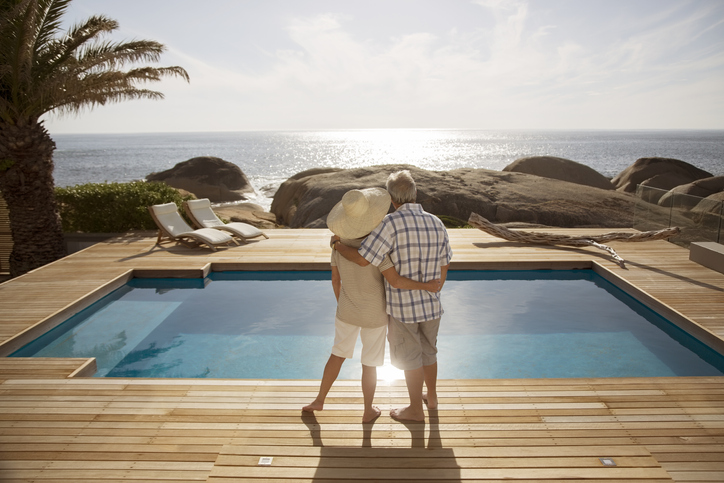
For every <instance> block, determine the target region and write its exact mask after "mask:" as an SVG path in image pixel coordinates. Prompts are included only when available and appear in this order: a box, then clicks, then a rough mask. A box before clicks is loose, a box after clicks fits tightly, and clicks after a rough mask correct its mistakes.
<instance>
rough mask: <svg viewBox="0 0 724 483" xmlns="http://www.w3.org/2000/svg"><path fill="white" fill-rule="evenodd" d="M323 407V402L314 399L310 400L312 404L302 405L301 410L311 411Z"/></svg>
mask: <svg viewBox="0 0 724 483" xmlns="http://www.w3.org/2000/svg"><path fill="white" fill-rule="evenodd" d="M322 409H324V403H323V402H322V401H317V400H316V399H315V400H314V401H312V404H309V405H308V406H304V407H303V408H302V411H306V412H308V413H313V412H314V411H321V410H322Z"/></svg>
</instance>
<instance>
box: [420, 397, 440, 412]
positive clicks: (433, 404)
mask: <svg viewBox="0 0 724 483" xmlns="http://www.w3.org/2000/svg"><path fill="white" fill-rule="evenodd" d="M422 401H423V402H424V403H425V404H427V408H428V409H437V394H436V395H434V396H430V395H428V393H423V395H422Z"/></svg>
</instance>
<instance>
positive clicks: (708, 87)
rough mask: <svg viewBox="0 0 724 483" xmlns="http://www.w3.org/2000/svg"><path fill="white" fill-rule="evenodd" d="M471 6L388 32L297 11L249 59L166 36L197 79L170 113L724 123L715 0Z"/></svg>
mask: <svg viewBox="0 0 724 483" xmlns="http://www.w3.org/2000/svg"><path fill="white" fill-rule="evenodd" d="M473 3H474V4H476V5H477V7H478V8H477V12H478V13H479V15H480V18H476V17H475V16H474V15H472V16H473V18H472V19H468V20H469V21H468V22H467V23H466V24H465V25H466V26H465V28H461V27H460V28H459V27H455V28H453V29H449V30H447V31H441V30H437V31H435V32H433V31H432V30H431V29H428V30H418V31H409V30H408V31H406V32H405V33H401V32H402V30H400V31H399V32H398V33H394V34H392V35H387V36H380V35H373V34H372V32H371V31H366V30H364V29H360V28H359V27H360V25H361V21H360V19H359V18H357V17H355V16H354V15H353V14H351V13H349V12H348V11H347V12H346V11H343V10H341V9H342V7H339V8H340V10H338V11H335V12H308V11H305V12H304V13H303V14H300V12H296V13H295V14H294V15H288V16H287V17H285V18H286V21H285V24H284V30H283V31H282V32H280V34H282V35H283V37H284V39H283V41H279V42H278V43H277V45H280V46H281V47H277V48H272V47H270V45H268V44H264V43H263V42H262V43H260V44H259V46H258V47H257V48H255V49H253V50H255V52H256V56H257V57H256V60H255V61H254V68H253V69H251V68H249V66H248V63H246V62H245V61H244V60H243V59H240V60H236V59H234V57H228V56H227V57H226V60H220V59H225V57H224V56H222V55H219V54H215V55H213V56H202V55H201V54H200V53H199V52H200V49H199V48H197V47H195V49H194V51H193V52H192V51H189V50H184V49H183V47H175V46H174V43H173V41H172V40H169V41H167V44H168V45H169V46H170V51H169V55H170V57H171V59H172V62H170V63H172V64H179V65H183V66H184V67H185V68H186V69H187V70H188V71H189V73H190V74H191V85H190V86H189V85H185V84H183V83H180V82H177V81H164V84H163V86H162V88H161V89H160V90H162V91H163V92H165V93H166V94H167V100H166V101H164V103H167V104H168V105H167V106H164V107H163V108H162V109H163V110H164V111H166V112H174V113H179V112H183V111H184V110H185V111H187V112H189V113H193V114H194V115H193V116H188V117H187V119H185V120H184V121H185V122H186V123H187V125H188V127H187V129H186V130H215V129H224V130H228V129H239V130H243V129H292V128H321V129H325V128H334V127H338V128H368V127H450V128H455V127H472V128H511V127H517V128H530V127H534V128H545V127H558V128H572V127H591V128H596V127H598V128H601V127H625V126H626V123H627V122H629V121H630V120H632V119H636V122H637V123H639V124H638V125H637V126H630V127H659V124H660V121H661V119H664V118H666V119H667V120H670V119H672V117H673V116H671V114H670V111H672V110H678V111H680V112H682V113H684V115H685V116H687V118H690V120H686V119H685V118H683V117H682V118H680V120H679V121H676V120H675V119H674V120H671V121H670V122H672V123H673V124H672V125H669V126H668V127H686V126H687V123H689V126H690V127H700V124H699V125H697V124H690V123H691V122H694V123H709V124H712V123H713V124H714V125H713V126H711V127H724V115H722V114H721V113H719V114H717V113H716V110H715V109H713V108H712V106H721V104H722V94H721V92H718V91H721V89H720V88H719V89H718V91H717V88H716V85H717V84H718V85H721V82H722V81H724V79H723V77H724V76H723V74H722V72H723V71H722V69H724V42H723V40H722V39H723V37H724V35H723V33H722V32H723V30H724V29H723V25H724V23H723V21H722V17H723V16H724V14H723V13H722V8H721V7H719V6H718V5H717V4H713V3H706V2H704V3H699V2H694V3H686V4H682V3H680V2H660V3H659V2H656V4H655V5H656V6H659V5H662V7H661V8H656V9H653V8H650V7H651V5H649V4H646V5H644V4H640V3H638V2H634V3H632V4H629V3H628V2H614V3H613V4H611V5H612V6H609V4H606V5H600V4H592V3H585V4H584V3H582V2H567V1H565V0H563V1H551V2H550V3H549V2H532V3H528V2H525V1H522V0H521V1H512V0H477V1H475V2H473ZM335 5H336V4H334V3H332V4H328V5H327V7H332V8H334V6H335ZM647 5H648V8H644V7H647ZM637 9H640V10H641V11H639V10H637ZM358 15H359V12H358ZM260 42H261V41H260ZM247 50H252V48H247ZM662 99H667V102H669V105H666V106H664V105H663V103H662V102H661V101H662ZM673 102H676V103H678V104H677V105H673V104H671V103H673ZM632 106H635V107H636V109H637V110H638V111H637V112H636V113H635V115H631V114H630V113H627V111H629V110H630V109H631V107H632ZM720 112H721V110H720ZM624 113H626V114H624ZM159 116H160V114H159ZM174 122H175V123H180V122H181V121H180V120H178V119H174ZM667 122H668V121H667ZM677 122H678V123H680V124H678V125H677ZM661 127H667V126H661Z"/></svg>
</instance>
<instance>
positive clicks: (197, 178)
mask: <svg viewBox="0 0 724 483" xmlns="http://www.w3.org/2000/svg"><path fill="white" fill-rule="evenodd" d="M146 181H160V182H162V183H166V184H167V185H169V186H173V187H174V188H177V189H182V190H186V191H188V192H190V193H193V194H194V195H195V196H196V197H197V198H208V199H209V200H211V201H212V202H214V203H220V202H225V201H240V200H246V199H248V197H247V196H246V195H248V194H253V193H254V188H252V186H251V184H250V183H249V180H248V179H247V178H246V175H244V173H243V172H242V171H241V168H239V167H238V166H237V165H235V164H234V163H230V162H228V161H224V160H223V159H221V158H215V157H212V156H201V157H198V158H191V159H189V160H187V161H183V162H181V163H178V164H177V165H176V166H174V167H173V168H171V169H167V170H166V171H161V172H159V173H151V174H149V175H148V176H147V177H146Z"/></svg>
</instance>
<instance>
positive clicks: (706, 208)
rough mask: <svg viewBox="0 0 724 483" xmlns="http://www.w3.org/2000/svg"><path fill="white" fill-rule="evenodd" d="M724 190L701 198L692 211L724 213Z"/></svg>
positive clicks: (720, 214) (719, 214)
mask: <svg viewBox="0 0 724 483" xmlns="http://www.w3.org/2000/svg"><path fill="white" fill-rule="evenodd" d="M723 207H724V191H720V192H718V193H714V194H713V195H709V196H707V197H706V198H704V199H703V200H701V201H700V202H699V203H698V204H697V205H696V206H695V207H694V208H692V210H691V211H694V212H697V213H712V214H714V215H718V216H722V215H724V209H723Z"/></svg>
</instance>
